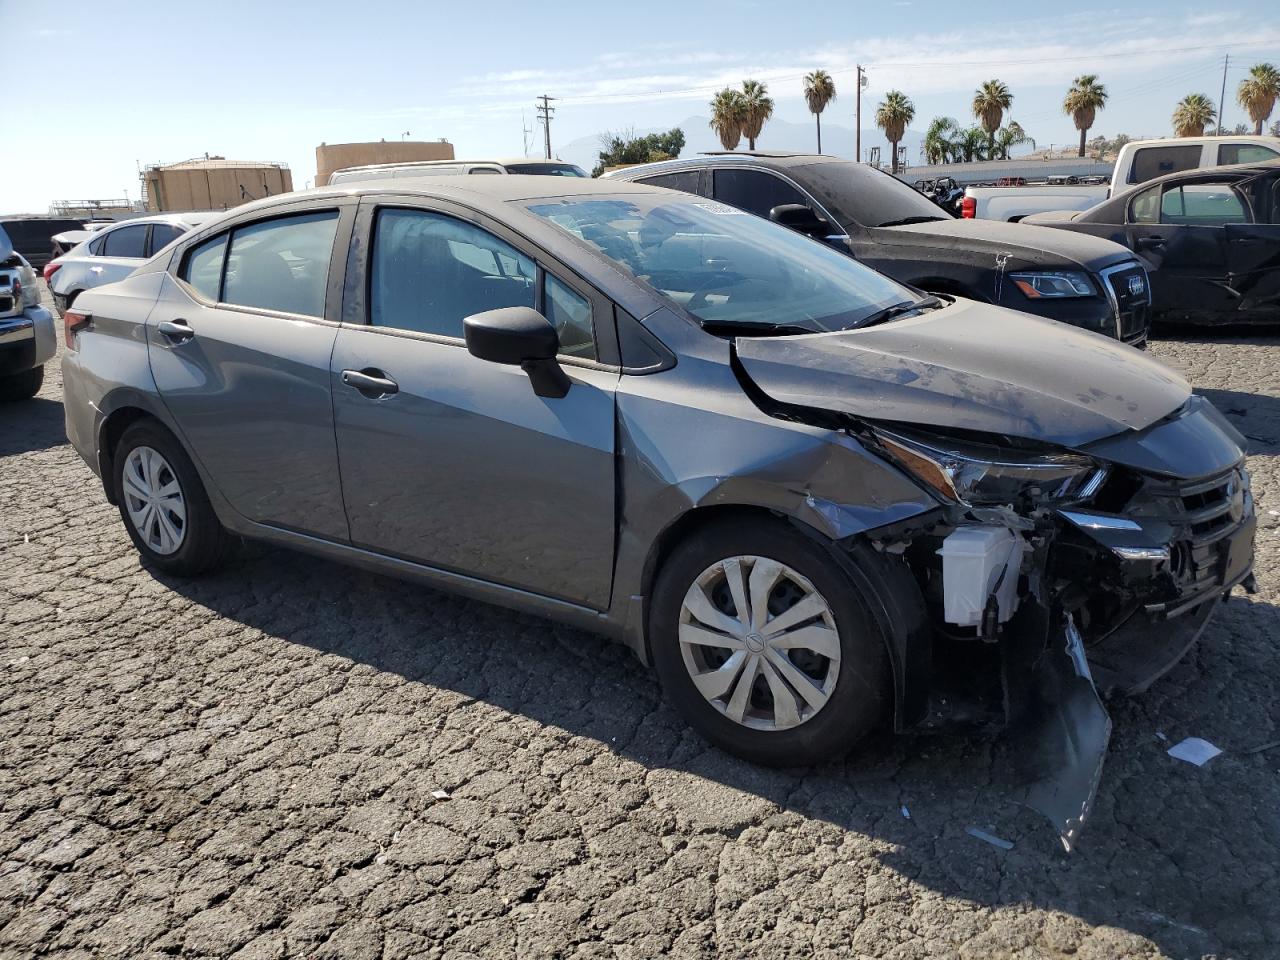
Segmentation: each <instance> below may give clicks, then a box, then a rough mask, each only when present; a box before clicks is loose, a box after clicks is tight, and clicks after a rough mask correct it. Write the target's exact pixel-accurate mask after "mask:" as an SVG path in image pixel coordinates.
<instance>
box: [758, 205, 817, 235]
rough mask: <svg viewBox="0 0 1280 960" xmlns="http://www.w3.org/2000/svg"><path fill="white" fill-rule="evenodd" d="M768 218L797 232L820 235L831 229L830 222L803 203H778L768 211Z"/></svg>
mask: <svg viewBox="0 0 1280 960" xmlns="http://www.w3.org/2000/svg"><path fill="white" fill-rule="evenodd" d="M769 219H770V220H772V221H773V222H774V223H779V224H782V226H784V227H790V228H791V229H792V230H795V231H797V232H799V233H807V234H810V235H821V234H825V233H829V232H830V231H831V224H829V223H828V222H827V221H826V220H824V219H822V217H820V216H818V215H817V214H816V213H814V212H813V210H811V209H810V208H809V207H806V206H805V205H804V204H803V203H783V204H779V205H778V206H776V207H774V208H773V209H772V210H770V211H769Z"/></svg>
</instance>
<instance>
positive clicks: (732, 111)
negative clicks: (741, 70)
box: [710, 87, 746, 150]
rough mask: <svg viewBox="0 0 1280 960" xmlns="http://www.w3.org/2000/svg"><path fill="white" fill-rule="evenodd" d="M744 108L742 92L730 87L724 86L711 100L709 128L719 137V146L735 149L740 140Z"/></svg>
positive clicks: (744, 113)
mask: <svg viewBox="0 0 1280 960" xmlns="http://www.w3.org/2000/svg"><path fill="white" fill-rule="evenodd" d="M745 115H746V110H745V109H744V105H743V102H742V94H741V93H740V92H739V91H737V90H734V89H733V88H732V87H725V88H724V89H723V90H721V91H720V92H719V93H717V94H716V95H715V97H714V98H713V99H712V100H711V124H710V126H711V129H712V130H714V131H715V132H716V136H717V137H719V138H720V146H722V147H724V148H725V149H726V150H736V149H737V148H738V143H739V142H740V141H741V140H742V121H743V118H744V117H745Z"/></svg>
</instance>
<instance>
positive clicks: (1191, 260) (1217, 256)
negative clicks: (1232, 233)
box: [1126, 223, 1236, 315]
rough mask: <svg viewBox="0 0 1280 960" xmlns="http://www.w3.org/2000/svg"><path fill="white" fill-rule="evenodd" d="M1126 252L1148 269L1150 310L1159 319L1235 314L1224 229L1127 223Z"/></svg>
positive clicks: (1173, 224) (1172, 224)
mask: <svg viewBox="0 0 1280 960" xmlns="http://www.w3.org/2000/svg"><path fill="white" fill-rule="evenodd" d="M1126 231H1127V233H1128V240H1129V242H1128V244H1127V246H1128V247H1129V249H1131V250H1134V251H1136V252H1137V253H1139V254H1141V255H1142V256H1143V257H1144V258H1146V260H1147V261H1148V262H1149V263H1150V264H1151V266H1152V268H1153V270H1154V271H1155V275H1154V276H1153V277H1152V280H1151V295H1152V302H1151V308H1152V310H1153V311H1154V312H1155V313H1157V314H1164V313H1172V314H1180V315H1194V314H1200V313H1221V312H1223V311H1230V310H1234V309H1235V308H1236V297H1235V295H1234V294H1233V293H1232V291H1231V286H1230V283H1229V282H1228V277H1227V250H1226V246H1227V244H1226V231H1225V228H1223V227H1220V226H1219V227H1200V226H1188V225H1186V224H1175V223H1131V224H1129V225H1128V227H1127V228H1126Z"/></svg>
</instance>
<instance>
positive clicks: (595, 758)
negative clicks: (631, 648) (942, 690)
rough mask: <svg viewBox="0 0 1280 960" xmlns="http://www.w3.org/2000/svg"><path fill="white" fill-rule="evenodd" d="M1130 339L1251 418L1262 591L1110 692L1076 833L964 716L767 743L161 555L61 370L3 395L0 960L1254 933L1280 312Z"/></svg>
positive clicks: (388, 614) (456, 611)
mask: <svg viewBox="0 0 1280 960" xmlns="http://www.w3.org/2000/svg"><path fill="white" fill-rule="evenodd" d="M1183 336H1185V335H1183ZM1152 351H1153V353H1154V354H1156V355H1157V356H1159V357H1161V358H1163V359H1164V360H1166V361H1167V362H1169V363H1171V364H1173V365H1174V366H1176V367H1177V368H1179V369H1180V370H1182V371H1183V372H1184V373H1185V374H1186V375H1187V376H1188V377H1189V378H1190V379H1191V380H1192V382H1193V383H1194V384H1195V386H1196V387H1197V389H1199V390H1201V391H1202V392H1203V393H1205V394H1206V395H1208V396H1209V397H1210V398H1212V400H1213V401H1214V402H1215V403H1216V404H1218V405H1219V406H1220V408H1221V409H1223V410H1224V411H1225V412H1226V413H1227V415H1228V416H1229V417H1230V418H1231V419H1232V421H1233V422H1234V423H1236V425H1237V426H1238V427H1239V428H1240V429H1241V430H1242V432H1244V433H1245V434H1247V435H1248V436H1249V437H1250V450H1251V457H1250V467H1251V469H1252V473H1253V482H1254V490H1255V494H1256V497H1257V501H1258V505H1259V513H1260V519H1261V523H1260V528H1259V533H1258V561H1259V562H1258V579H1259V584H1260V588H1261V590H1260V593H1259V594H1258V595H1257V596H1255V597H1251V598H1246V597H1243V596H1240V595H1237V596H1235V597H1233V598H1232V599H1231V601H1230V602H1229V603H1227V604H1226V605H1225V606H1223V607H1222V608H1221V610H1220V612H1219V615H1218V617H1217V619H1216V621H1215V622H1214V623H1213V624H1212V625H1211V627H1210V628H1209V630H1208V631H1207V633H1206V635H1205V637H1204V638H1203V640H1202V642H1201V643H1200V644H1199V645H1198V646H1197V647H1196V648H1195V649H1194V650H1193V651H1192V653H1190V654H1189V655H1188V657H1187V658H1186V659H1185V660H1184V661H1183V662H1182V663H1181V664H1180V665H1179V666H1178V667H1176V668H1175V669H1174V670H1173V671H1172V672H1171V673H1170V674H1169V675H1168V676H1166V677H1165V678H1163V679H1162V680H1161V681H1159V682H1158V683H1157V684H1156V685H1155V686H1154V688H1153V689H1152V690H1151V691H1150V692H1149V693H1148V694H1146V695H1145V696H1142V697H1140V698H1138V699H1134V700H1127V701H1122V702H1119V703H1114V704H1112V714H1113V718H1114V721H1115V734H1114V739H1113V742H1112V750H1111V754H1110V757H1109V760H1108V762H1107V766H1106V769H1105V772H1104V775H1103V780H1102V784H1101V788H1100V790H1099V793H1098V800H1097V806H1096V810H1095V813H1094V815H1093V819H1092V821H1091V822H1090V823H1089V824H1088V826H1087V829H1086V831H1085V834H1084V836H1083V839H1082V841H1081V843H1080V845H1079V847H1078V848H1077V850H1076V852H1075V853H1074V854H1072V855H1070V856H1067V855H1065V854H1063V853H1062V852H1061V850H1060V848H1059V846H1058V843H1057V840H1056V837H1055V835H1054V833H1053V831H1052V830H1051V829H1050V828H1049V827H1048V826H1047V825H1046V824H1045V823H1044V822H1043V821H1042V820H1041V819H1040V818H1039V817H1038V816H1037V815H1036V814H1034V813H1033V812H1031V811H1028V810H1026V809H1024V808H1022V807H1019V806H1017V805H1016V804H1014V803H1013V802H1012V801H1010V800H1009V799H1007V797H1006V796H1005V795H1004V794H1003V793H1002V792H1001V790H1000V789H999V787H998V782H999V779H1000V772H999V771H998V770H997V767H998V765H999V762H998V758H999V751H998V750H997V749H996V748H995V746H994V745H993V744H992V743H991V742H990V741H987V740H984V739H980V738H974V737H954V736H947V737H943V736H912V737H903V738H894V737H893V736H891V735H888V734H885V735H883V736H878V737H875V738H873V739H872V741H871V742H870V743H868V744H867V745H866V747H865V749H862V750H861V751H860V752H858V753H857V754H855V755H854V756H853V757H851V758H849V759H848V760H846V761H843V762H840V763H837V764H832V765H830V766H827V767H824V768H821V769H814V770H803V771H785V772H782V771H772V770H763V769H759V768H755V767H752V766H750V765H747V764H744V763H740V762H738V761H736V760H733V759H731V758H728V757H726V756H725V755H723V754H720V753H718V752H716V751H714V750H712V749H710V748H708V747H707V746H705V745H704V744H703V743H702V742H701V741H700V740H699V739H698V738H697V737H696V736H695V735H693V734H692V733H690V732H689V731H688V730H686V729H685V727H684V726H683V724H682V723H681V722H680V721H679V719H678V718H677V717H676V716H675V714H674V713H673V712H672V710H671V709H670V708H669V707H668V706H666V704H665V703H664V702H663V700H662V697H661V695H660V693H659V690H658V687H657V684H656V683H655V681H654V679H653V677H652V676H651V675H650V674H649V673H648V672H647V671H646V670H645V669H643V668H642V667H641V666H640V665H639V664H638V663H636V662H635V661H633V660H632V659H631V657H630V656H629V654H628V653H627V652H626V651H624V650H623V649H622V648H621V647H614V646H610V645H609V644H607V643H605V642H604V641H602V640H599V639H596V638H594V637H592V636H588V635H586V634H582V633H579V632H576V631H573V630H570V629H567V628H563V627H559V626H556V625H553V624H550V623H547V622H544V621H541V620H538V619H535V618H532V617H527V616H521V615H517V614H513V613H510V612H506V611H503V610H500V609H497V608H493V607H489V606H485V605H483V604H478V603H474V602H470V601H467V600H462V599H458V598H455V597H451V596H447V595H443V594H439V593H434V592H432V591H430V590H428V589H424V588H421V587H417V586H410V585H406V584H403V583H399V582H396V581H394V580H389V579H385V578H382V577H378V576H374V575H370V574H366V573H361V572H359V571H355V570H351V569H348V568H344V567H340V566H336V565H333V564H330V563H327V562H324V561H321V560H316V559H312V558H309V557H304V556H301V555H295V554H292V553H287V552H284V551H280V550H275V549H271V548H266V547H262V546H248V547H246V548H243V549H242V550H240V551H239V552H238V554H237V555H236V557H235V559H234V561H233V563H232V564H231V565H230V566H229V568H227V569H226V570H225V571H223V572H221V573H219V574H218V575H216V576H214V577H212V578H209V579H205V580H200V581H195V582H182V581H177V580H170V579H166V578H163V577H157V576H156V575H153V574H152V573H150V572H148V571H147V570H145V569H143V568H142V567H140V565H139V562H138V558H137V555H136V554H135V552H134V551H133V549H132V548H131V547H130V544H129V541H128V539H127V538H126V536H125V534H124V531H123V528H122V527H121V524H120V520H119V517H118V515H117V514H116V512H115V510H114V509H113V508H112V507H110V506H109V505H108V504H107V503H106V501H105V499H104V497H103V495H102V491H101V488H100V487H99V485H98V484H97V483H96V481H95V480H94V479H93V478H92V477H91V475H90V473H89V471H88V469H87V468H86V467H85V466H84V465H83V464H82V463H81V462H80V461H79V459H78V458H77V456H76V455H75V453H74V452H73V451H72V449H71V448H70V447H69V446H68V445H67V443H66V440H65V437H64V433H63V423H62V406H61V395H62V394H61V385H60V380H59V376H58V372H57V365H56V363H55V364H53V365H51V366H50V368H49V377H48V379H47V381H46V384H45V387H44V389H43V390H42V392H41V394H40V397H39V398H38V399H36V400H34V401H30V402H27V403H24V404H15V405H8V406H5V407H4V408H3V409H0V668H2V669H3V674H2V676H3V680H2V681H0V955H3V956H4V957H43V956H58V957H150V956H170V957H173V956H181V957H237V958H267V957H310V958H324V957H334V958H366V957H367V958H399V957H419V956H420V957H456V958H461V957H484V958H490V957H522V958H523V957H575V958H605V957H610V958H612V957H618V958H643V957H657V956H668V955H669V956H674V957H689V958H695V957H769V958H783V957H796V958H801V957H803V958H810V957H822V958H835V957H851V956H857V957H864V956H865V957H895V958H924V957H950V958H974V960H977V958H992V957H999V958H1004V957H1010V958H1014V957H1016V958H1059V957H1064V958H1065V957H1071V958H1081V960H1084V958H1098V960H1103V958H1116V957H1141V958H1154V957H1219V958H1226V957H1233V958H1274V957H1280V877H1278V874H1280V748H1276V749H1269V750H1261V751H1257V752H1252V753H1251V752H1248V751H1249V750H1250V749H1251V748H1254V747H1257V746H1260V745H1263V744H1266V743H1268V742H1271V741H1275V740H1280V729H1278V728H1280V710H1278V709H1277V699H1276V689H1277V686H1278V685H1280V683H1278V681H1280V663H1278V661H1277V658H1276V649H1275V648H1276V644H1277V641H1278V639H1280V607H1278V606H1277V601H1278V600H1280V597H1278V596H1277V591H1278V590H1280V575H1278V572H1277V565H1278V564H1280V535H1278V532H1277V531H1278V530H1280V523H1278V521H1280V487H1278V484H1280V475H1278V471H1277V454H1280V338H1274V337H1259V336H1256V335H1234V334H1233V335H1230V336H1223V337H1220V338H1218V339H1217V340H1197V339H1163V340H1160V341H1157V342H1155V343H1154V344H1153V346H1152ZM1161 734H1162V735H1163V737H1161V736H1160V735H1161ZM1186 736H1199V737H1204V738H1205V739H1207V740H1210V741H1211V742H1213V743H1215V744H1217V745H1218V746H1220V747H1222V748H1223V749H1224V750H1225V753H1224V754H1223V755H1222V756H1219V757H1217V758H1216V759H1214V760H1212V761H1211V762H1210V763H1209V764H1207V765H1206V766H1204V767H1202V768H1196V767H1194V766H1191V765H1189V764H1186V763H1181V762H1179V761H1177V760H1174V759H1172V758H1170V757H1168V756H1167V755H1166V754H1165V750H1166V749H1167V747H1168V745H1169V743H1173V742H1177V741H1178V740H1180V739H1182V738H1183V737H1186ZM1164 738H1167V741H1168V742H1166V740H1165V739H1164ZM904 807H905V808H906V810H907V811H909V813H910V819H907V818H906V817H904V815H903V813H902V809H903V808H904ZM970 826H978V827H981V828H983V829H986V830H988V831H989V832H991V833H993V834H995V835H997V836H1000V837H1003V838H1006V839H1008V840H1011V841H1012V842H1013V844H1014V846H1013V848H1012V849H1011V850H1008V851H1005V850H1002V849H998V848H996V847H994V846H991V845H989V844H986V843H983V842H982V841H980V840H977V839H974V838H973V837H971V836H969V835H967V834H966V833H965V829H966V828H967V827H970Z"/></svg>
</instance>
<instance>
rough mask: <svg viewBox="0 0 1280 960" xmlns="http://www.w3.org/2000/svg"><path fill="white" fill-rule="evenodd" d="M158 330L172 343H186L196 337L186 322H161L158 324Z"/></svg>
mask: <svg viewBox="0 0 1280 960" xmlns="http://www.w3.org/2000/svg"><path fill="white" fill-rule="evenodd" d="M156 329H157V330H159V331H160V333H161V334H162V335H164V336H165V337H167V338H168V340H169V341H170V342H171V343H186V342H187V341H188V340H190V339H191V338H192V337H194V336H195V335H196V332H195V331H194V330H192V329H191V325H190V324H189V323H187V321H185V320H161V321H160V322H159V323H157V324H156Z"/></svg>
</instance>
